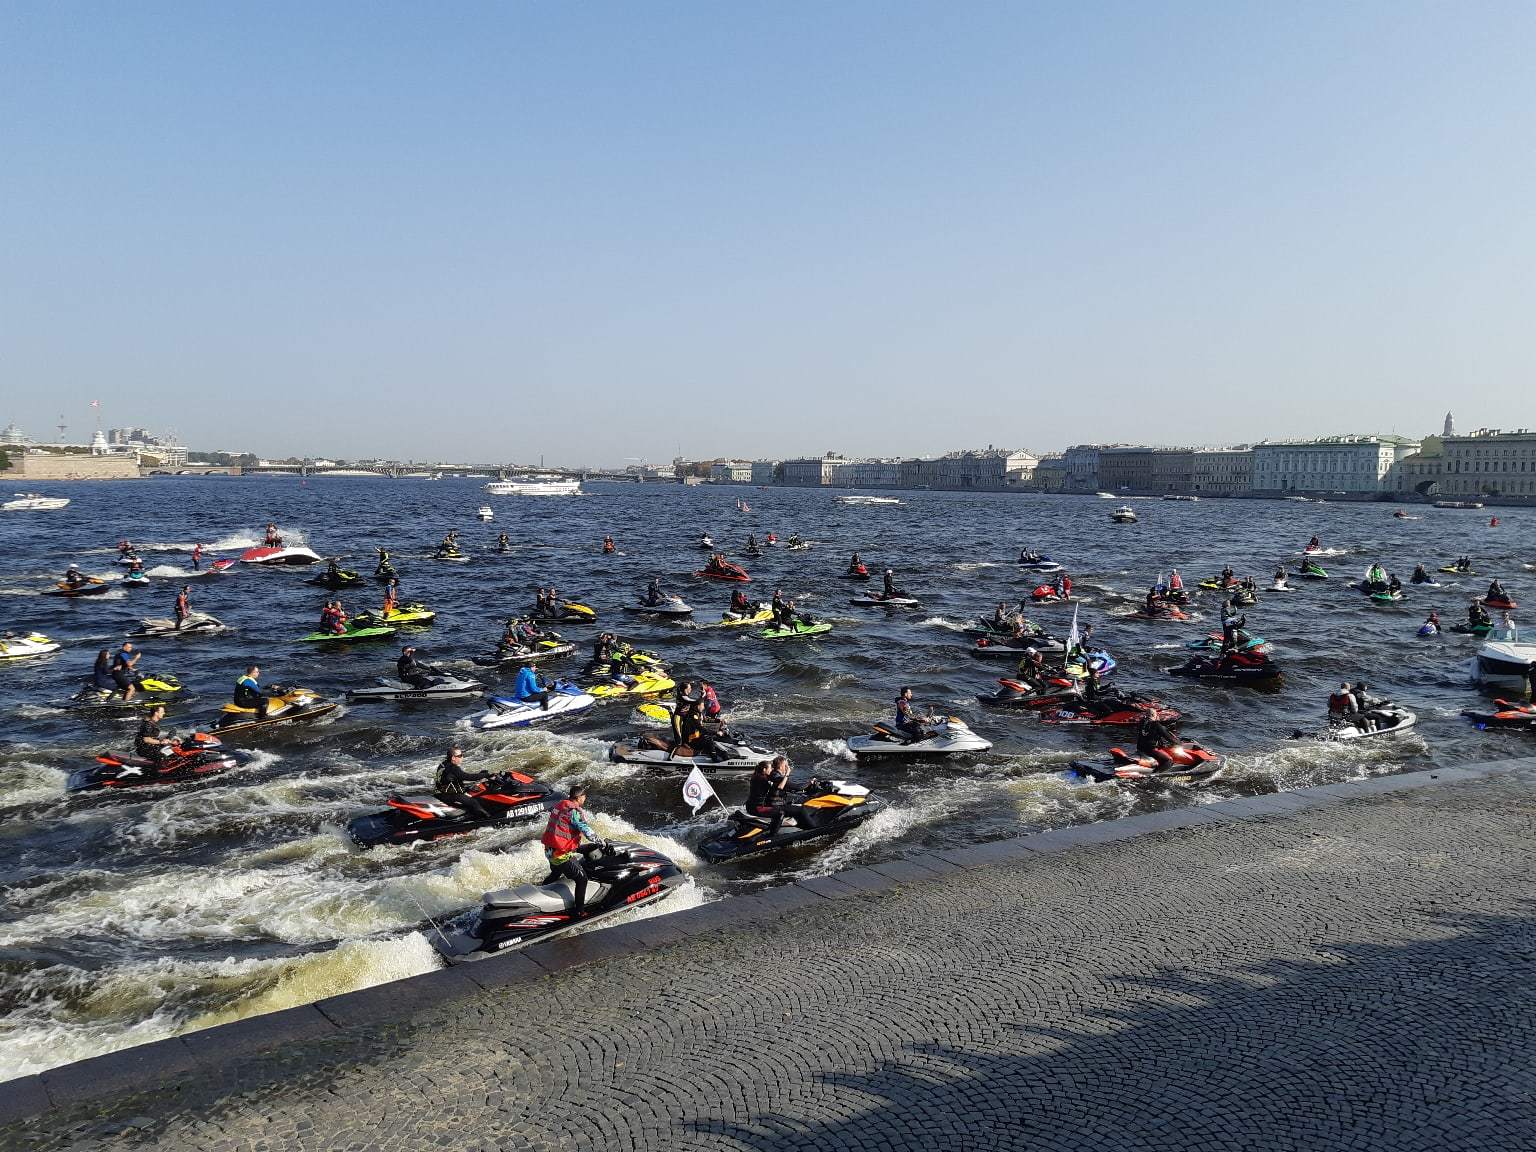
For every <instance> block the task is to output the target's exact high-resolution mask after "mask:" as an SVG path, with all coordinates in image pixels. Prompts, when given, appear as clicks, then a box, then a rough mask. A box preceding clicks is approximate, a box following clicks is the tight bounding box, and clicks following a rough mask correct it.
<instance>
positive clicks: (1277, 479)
mask: <svg viewBox="0 0 1536 1152" xmlns="http://www.w3.org/2000/svg"><path fill="white" fill-rule="evenodd" d="M1418 448H1419V441H1417V440H1408V439H1405V438H1403V437H1400V436H1328V437H1324V438H1322V439H1319V440H1275V441H1270V440H1261V441H1259V442H1258V443H1257V444H1255V445H1254V446H1253V491H1254V492H1256V493H1260V494H1273V493H1286V492H1316V493H1321V494H1328V493H1332V494H1335V495H1339V494H1342V495H1352V496H1366V495H1379V494H1381V493H1384V492H1395V491H1396V490H1397V482H1398V481H1397V465H1398V463H1399V462H1400V461H1401V460H1403V459H1404V458H1405V457H1407V456H1410V455H1412V454H1413V453H1414V452H1416V451H1418Z"/></svg>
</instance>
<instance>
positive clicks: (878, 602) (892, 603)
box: [848, 596, 917, 608]
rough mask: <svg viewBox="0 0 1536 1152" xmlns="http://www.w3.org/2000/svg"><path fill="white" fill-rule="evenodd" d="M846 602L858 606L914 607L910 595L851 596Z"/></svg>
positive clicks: (915, 604) (915, 605)
mask: <svg viewBox="0 0 1536 1152" xmlns="http://www.w3.org/2000/svg"><path fill="white" fill-rule="evenodd" d="M848 603H850V604H852V605H854V606H855V607H858V608H916V607H917V601H916V600H914V599H912V597H910V596H853V597H850V598H849V600H848Z"/></svg>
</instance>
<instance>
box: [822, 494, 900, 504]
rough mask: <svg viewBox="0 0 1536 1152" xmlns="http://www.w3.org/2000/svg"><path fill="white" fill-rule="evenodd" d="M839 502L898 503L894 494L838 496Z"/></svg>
mask: <svg viewBox="0 0 1536 1152" xmlns="http://www.w3.org/2000/svg"><path fill="white" fill-rule="evenodd" d="M837 502H838V503H839V504H855V505H858V504H900V503H901V501H900V500H898V499H896V497H894V496H839V497H838V498H837Z"/></svg>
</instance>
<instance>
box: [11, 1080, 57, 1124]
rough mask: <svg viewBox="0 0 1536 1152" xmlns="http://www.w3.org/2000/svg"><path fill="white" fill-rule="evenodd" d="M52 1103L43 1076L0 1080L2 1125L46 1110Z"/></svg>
mask: <svg viewBox="0 0 1536 1152" xmlns="http://www.w3.org/2000/svg"><path fill="white" fill-rule="evenodd" d="M52 1103H53V1102H52V1101H51V1100H50V1099H49V1098H48V1089H47V1088H45V1087H43V1080H42V1077H41V1076H18V1077H17V1078H16V1079H14V1080H6V1081H3V1082H0V1125H5V1124H11V1123H13V1122H15V1121H17V1120H21V1119H23V1118H24V1117H27V1116H36V1115H38V1114H39V1113H42V1112H46V1111H48V1109H49V1108H50V1107H51V1106H52Z"/></svg>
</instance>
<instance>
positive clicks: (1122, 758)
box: [1072, 743, 1222, 784]
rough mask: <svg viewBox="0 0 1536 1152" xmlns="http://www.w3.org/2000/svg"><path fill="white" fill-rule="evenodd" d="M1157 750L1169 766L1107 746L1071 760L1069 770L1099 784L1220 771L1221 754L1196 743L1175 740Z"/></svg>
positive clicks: (1186, 778)
mask: <svg viewBox="0 0 1536 1152" xmlns="http://www.w3.org/2000/svg"><path fill="white" fill-rule="evenodd" d="M1161 751H1163V752H1166V753H1167V754H1168V756H1169V758H1170V759H1171V760H1172V761H1173V763H1172V765H1171V766H1169V767H1167V768H1164V767H1162V766H1161V765H1159V764H1158V762H1157V761H1156V760H1155V759H1154V758H1153V757H1151V756H1143V755H1141V754H1140V753H1131V752H1127V751H1125V749H1123V748H1111V749H1110V750H1109V752H1108V753H1107V754H1105V755H1103V756H1099V757H1095V758H1094V759H1092V760H1074V761H1072V771H1074V772H1076V773H1077V774H1078V775H1079V776H1087V777H1090V778H1091V779H1093V780H1095V781H1097V782H1099V783H1101V784H1102V783H1104V782H1105V781H1107V780H1130V781H1144V780H1184V781H1189V780H1205V779H1209V778H1210V777H1212V776H1214V775H1215V774H1216V773H1217V772H1219V771H1221V765H1222V759H1221V757H1220V756H1218V755H1216V753H1214V752H1212V751H1210V750H1209V749H1207V748H1202V747H1201V746H1200V745H1198V744H1195V743H1189V744H1175V745H1173V746H1172V747H1171V748H1164V749H1161Z"/></svg>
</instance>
